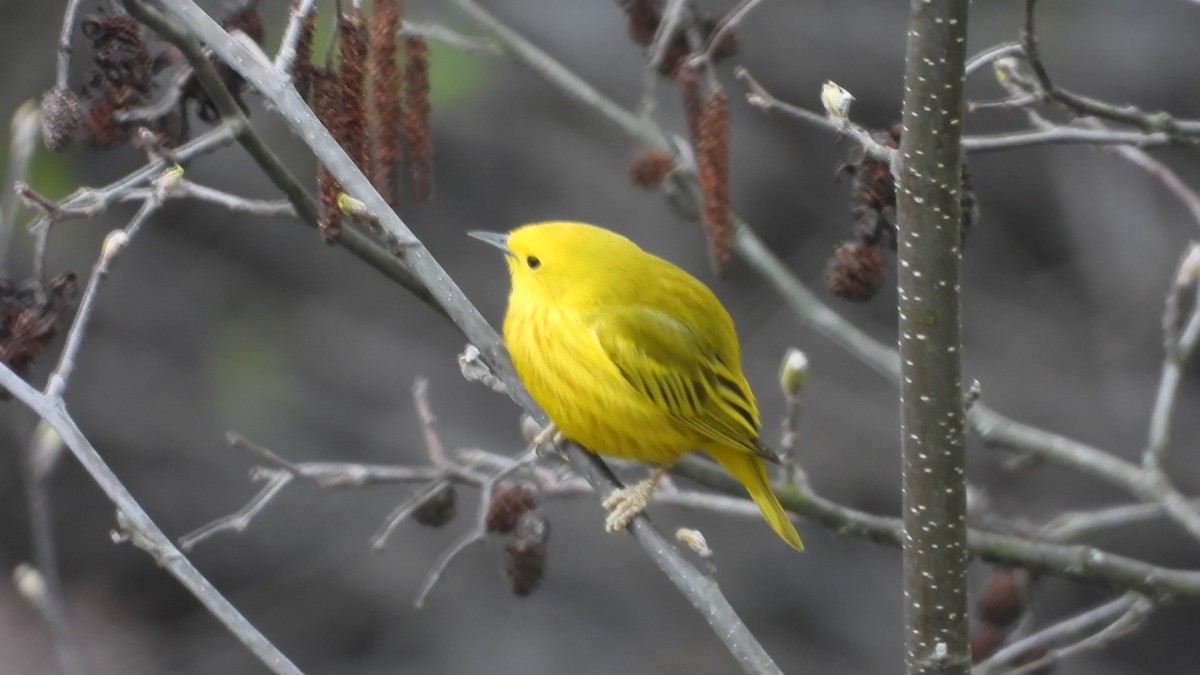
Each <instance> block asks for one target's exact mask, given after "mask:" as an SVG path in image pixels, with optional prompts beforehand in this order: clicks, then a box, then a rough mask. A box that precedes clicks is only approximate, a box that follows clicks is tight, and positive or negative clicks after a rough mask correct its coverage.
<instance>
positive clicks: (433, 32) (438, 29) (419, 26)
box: [398, 21, 500, 56]
mask: <svg viewBox="0 0 1200 675" xmlns="http://www.w3.org/2000/svg"><path fill="white" fill-rule="evenodd" d="M409 35H422V36H424V37H427V38H429V39H431V40H437V41H438V42H441V43H443V44H446V45H448V46H451V47H454V48H456V49H461V50H462V51H464V52H467V53H473V54H491V55H493V56H498V55H499V54H500V46H499V45H497V44H496V41H495V40H488V39H487V38H478V37H474V36H472V35H464V34H462V33H459V32H457V31H453V30H450V29H449V28H447V27H445V26H443V25H441V24H437V23H418V22H416V21H403V22H401V24H400V31H399V33H398V37H402V38H403V37H407V36H409Z"/></svg>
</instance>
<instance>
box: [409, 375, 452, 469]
mask: <svg viewBox="0 0 1200 675" xmlns="http://www.w3.org/2000/svg"><path fill="white" fill-rule="evenodd" d="M412 396H413V405H414V406H415V407H416V409H417V418H418V419H419V420H421V435H422V437H423V438H424V439H425V450H426V451H427V452H428V453H429V459H430V460H431V461H432V462H433V464H434V466H442V465H445V464H446V463H447V462H446V451H445V449H444V448H443V447H442V439H440V438H439V437H438V432H437V417H436V416H435V415H434V414H433V407H432V406H431V405H429V380H427V379H425V378H423V377H418V378H417V381H416V382H415V383H413V389H412Z"/></svg>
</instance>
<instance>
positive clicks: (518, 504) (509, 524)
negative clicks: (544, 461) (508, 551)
mask: <svg viewBox="0 0 1200 675" xmlns="http://www.w3.org/2000/svg"><path fill="white" fill-rule="evenodd" d="M535 508H537V498H536V497H535V496H534V494H533V491H532V490H530V489H529V488H527V487H525V486H523V485H515V484H513V483H501V484H500V485H498V486H496V491H495V494H493V495H492V501H491V503H489V504H488V512H487V521H486V522H487V529H488V532H502V533H504V534H507V533H509V532H512V531H513V529H514V528H516V526H517V522H518V521H520V520H521V516H524V515H525V514H526V513H528V512H529V511H532V510H533V509H535Z"/></svg>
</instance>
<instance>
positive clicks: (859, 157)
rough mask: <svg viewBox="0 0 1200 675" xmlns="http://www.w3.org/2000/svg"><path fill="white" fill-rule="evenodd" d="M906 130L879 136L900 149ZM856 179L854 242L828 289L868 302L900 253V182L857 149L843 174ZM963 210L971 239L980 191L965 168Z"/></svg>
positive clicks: (845, 248)
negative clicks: (891, 255)
mask: <svg viewBox="0 0 1200 675" xmlns="http://www.w3.org/2000/svg"><path fill="white" fill-rule="evenodd" d="M903 128H904V127H903V125H902V124H900V123H899V122H896V123H895V124H893V125H892V126H891V127H889V128H888V129H887V131H883V132H879V133H876V134H874V138H875V140H876V141H877V142H879V143H880V144H881V145H884V146H886V147H889V148H898V147H900V134H901V132H902V131H903ZM838 173H839V174H845V175H848V176H851V178H852V182H851V196H850V215H851V218H852V220H851V232H852V234H853V238H852V239H851V240H850V241H848V242H846V243H844V244H842V245H841V246H840V247H839V248H838V249H837V250H836V251H835V252H834V254H833V257H832V258H830V260H829V264H828V266H827V267H826V269H825V285H826V286H827V287H828V288H829V291H830V292H831V293H833V294H834V295H836V296H838V297H839V298H843V299H845V300H850V301H852V302H864V301H866V300H870V299H871V298H873V297H875V294H876V293H878V292H879V290H880V289H881V288H883V284H884V282H885V281H887V260H886V258H885V257H884V254H883V249H885V248H886V249H889V250H891V251H895V250H896V180H895V178H894V177H893V176H892V170H891V167H890V166H888V164H887V162H884V161H882V160H879V159H876V158H875V157H872V156H870V155H868V154H867V153H866V152H864V151H863V149H862V148H861V147H858V148H855V150H854V151H853V154H852V155H851V157H850V159H848V160H847V161H846V163H845V164H844V165H842V167H841V168H840V169H839V170H838ZM960 194H961V197H960V205H961V208H962V220H961V221H960V228H961V229H960V234H961V236H962V239H963V240H964V241H965V240H966V235H967V232H968V230H970V229H971V227H972V225H974V223H975V221H976V220H977V219H978V215H979V214H978V208H977V204H976V200H975V192H974V191H973V190H972V189H971V178H970V174H969V173H968V171H967V167H966V165H965V164H964V165H963V167H962V188H961V193H960Z"/></svg>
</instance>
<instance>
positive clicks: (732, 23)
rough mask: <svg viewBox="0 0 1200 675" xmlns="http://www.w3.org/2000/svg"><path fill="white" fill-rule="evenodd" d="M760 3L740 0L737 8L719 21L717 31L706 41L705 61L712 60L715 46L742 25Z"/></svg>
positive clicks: (756, 0)
mask: <svg viewBox="0 0 1200 675" xmlns="http://www.w3.org/2000/svg"><path fill="white" fill-rule="evenodd" d="M761 3H762V0H742V1H741V2H740V3H739V4H738V6H737V7H734V8H733V9H732V10H730V12H729V13H728V14H726V15H725V18H723V19H721V23H720V25H719V26H718V27H717V30H716V31H714V32H713V34H712V37H710V38H709V39H708V48H707V49H705V50H704V58H705V60H707V61H711V60H712V55H713V52H715V51H716V50H717V48H718V47H717V46H718V45H720V44H721V42H722V41H724V40H725V37H726V36H728V35H729V34H730V33H732V32H733V31H735V30H737V29H738V27H739V26H741V25H742V22H743V21H745V20H746V16H747V15H748V14H750V12H751V11H753V10H754V8H755V7H757V6H758V5H759V4H761Z"/></svg>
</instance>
